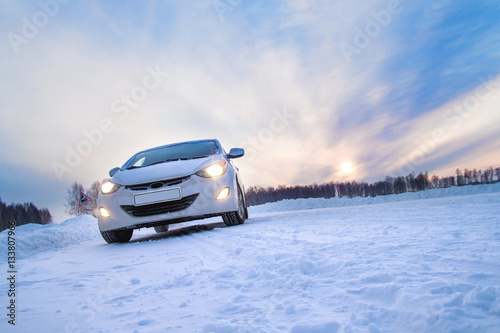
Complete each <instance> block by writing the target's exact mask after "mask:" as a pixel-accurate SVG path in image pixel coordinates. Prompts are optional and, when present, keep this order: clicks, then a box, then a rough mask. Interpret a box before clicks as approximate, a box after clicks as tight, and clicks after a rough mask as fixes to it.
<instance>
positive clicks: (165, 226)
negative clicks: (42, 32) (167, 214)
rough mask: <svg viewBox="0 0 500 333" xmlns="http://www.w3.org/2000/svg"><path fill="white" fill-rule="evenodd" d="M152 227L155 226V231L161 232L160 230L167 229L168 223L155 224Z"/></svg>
mask: <svg viewBox="0 0 500 333" xmlns="http://www.w3.org/2000/svg"><path fill="white" fill-rule="evenodd" d="M154 228H155V231H156V232H157V233H162V232H165V231H168V224H167V225H157V226H155V227H154Z"/></svg>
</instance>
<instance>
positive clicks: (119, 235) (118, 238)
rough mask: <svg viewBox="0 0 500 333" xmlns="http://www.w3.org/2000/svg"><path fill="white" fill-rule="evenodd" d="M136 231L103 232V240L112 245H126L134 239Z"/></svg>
mask: <svg viewBox="0 0 500 333" xmlns="http://www.w3.org/2000/svg"><path fill="white" fill-rule="evenodd" d="M133 233H134V230H132V229H130V230H109V231H101V235H102V238H104V240H105V241H106V242H108V243H109V244H111V243H126V242H128V241H129V240H130V238H132V234H133Z"/></svg>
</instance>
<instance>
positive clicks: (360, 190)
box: [245, 167, 500, 206]
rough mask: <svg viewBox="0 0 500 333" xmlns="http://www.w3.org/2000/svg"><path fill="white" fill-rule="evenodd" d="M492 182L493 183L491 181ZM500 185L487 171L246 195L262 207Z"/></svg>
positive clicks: (499, 177) (496, 174) (256, 190)
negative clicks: (297, 201)
mask: <svg viewBox="0 0 500 333" xmlns="http://www.w3.org/2000/svg"><path fill="white" fill-rule="evenodd" d="M494 178H495V179H494ZM498 181H500V168H496V169H493V167H489V168H487V169H486V170H483V171H482V170H477V169H471V170H469V169H464V170H463V171H462V170H460V169H457V170H456V172H455V176H448V177H439V176H437V175H433V176H432V177H429V175H428V173H427V172H425V173H419V174H418V175H415V173H410V174H408V175H407V176H405V177H403V176H399V177H390V176H387V177H386V178H385V180H381V181H377V182H375V183H371V184H369V183H367V182H356V181H350V182H329V183H323V184H313V185H296V186H286V185H279V186H278V187H277V188H274V187H266V188H264V187H260V186H252V187H249V188H248V189H247V190H246V192H245V197H246V201H247V205H248V206H254V205H262V204H265V203H268V202H276V201H280V200H284V199H305V198H327V199H328V198H334V197H339V198H342V197H347V198H354V197H363V198H365V197H376V196H378V195H389V194H400V193H405V192H417V191H424V190H427V189H433V188H447V187H451V186H464V185H479V184H492V183H495V182H498Z"/></svg>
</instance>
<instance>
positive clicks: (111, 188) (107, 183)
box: [101, 179, 120, 194]
mask: <svg viewBox="0 0 500 333" xmlns="http://www.w3.org/2000/svg"><path fill="white" fill-rule="evenodd" d="M119 188H120V185H118V184H115V183H113V182H112V181H111V180H109V179H104V180H103V181H102V183H101V192H102V193H103V194H110V193H114V192H116V191H117V190H118V189H119Z"/></svg>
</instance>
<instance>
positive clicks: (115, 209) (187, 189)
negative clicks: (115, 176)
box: [97, 168, 238, 231]
mask: <svg viewBox="0 0 500 333" xmlns="http://www.w3.org/2000/svg"><path fill="white" fill-rule="evenodd" d="M237 186H238V184H237V182H236V177H235V174H234V170H233V169H232V168H228V169H227V171H226V173H225V174H224V175H222V176H220V177H215V178H203V177H200V176H197V175H191V176H189V178H187V179H186V180H184V181H183V182H182V183H180V184H176V185H172V186H164V187H163V188H161V189H160V190H163V189H174V188H179V189H180V193H181V199H178V200H177V199H176V200H171V201H165V202H161V203H154V204H145V205H140V206H136V205H135V204H134V196H135V195H138V194H145V193H150V192H154V191H156V190H132V189H130V188H126V186H121V187H120V188H119V189H118V190H117V191H116V192H114V193H111V194H102V193H100V194H99V198H98V200H97V207H98V208H101V207H103V208H105V209H106V210H107V211H108V213H109V215H110V216H109V217H102V216H101V215H100V214H99V215H98V223H99V229H100V230H101V231H109V230H117V229H137V228H143V227H152V226H155V225H161V224H172V223H178V222H184V221H190V220H196V219H201V218H206V217H210V216H216V215H220V214H222V213H226V212H233V211H237V210H238V192H237V191H238V190H237V189H238V187H237ZM225 187H228V188H229V195H228V196H227V197H226V198H225V199H222V200H216V197H217V195H218V194H219V192H220V191H221V190H222V189H223V188H225ZM144 214H146V215H144ZM148 214H149V215H148Z"/></svg>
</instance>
